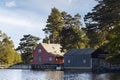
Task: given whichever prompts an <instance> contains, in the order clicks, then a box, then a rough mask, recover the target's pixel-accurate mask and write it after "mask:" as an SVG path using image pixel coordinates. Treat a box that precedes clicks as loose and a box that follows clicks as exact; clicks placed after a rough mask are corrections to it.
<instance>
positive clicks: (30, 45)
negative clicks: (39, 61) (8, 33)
mask: <svg viewBox="0 0 120 80" xmlns="http://www.w3.org/2000/svg"><path fill="white" fill-rule="evenodd" d="M37 41H39V38H38V37H36V36H33V35H30V34H28V35H23V38H21V39H20V43H19V46H18V48H17V49H16V50H19V51H20V53H21V56H22V61H23V63H25V64H28V63H30V61H31V60H32V57H33V55H32V53H33V51H34V49H35V48H36V46H37Z"/></svg>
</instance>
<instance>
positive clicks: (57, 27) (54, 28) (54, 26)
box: [43, 8, 64, 43]
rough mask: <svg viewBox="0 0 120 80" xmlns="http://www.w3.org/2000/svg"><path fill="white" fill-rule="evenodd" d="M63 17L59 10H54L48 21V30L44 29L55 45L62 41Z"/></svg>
mask: <svg viewBox="0 0 120 80" xmlns="http://www.w3.org/2000/svg"><path fill="white" fill-rule="evenodd" d="M63 23H64V22H63V20H62V15H61V13H60V12H59V10H58V9H57V8H53V9H52V11H51V14H50V15H49V17H48V19H47V25H46V28H44V29H43V31H45V33H47V34H49V39H50V41H51V42H53V43H59V42H60V41H59V40H60V38H61V36H60V34H59V33H60V32H61V30H62V27H63Z"/></svg>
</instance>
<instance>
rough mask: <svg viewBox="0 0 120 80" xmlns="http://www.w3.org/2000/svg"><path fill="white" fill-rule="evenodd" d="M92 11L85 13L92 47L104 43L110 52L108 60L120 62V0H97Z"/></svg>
mask: <svg viewBox="0 0 120 80" xmlns="http://www.w3.org/2000/svg"><path fill="white" fill-rule="evenodd" d="M96 1H97V2H98V5H96V6H95V7H94V8H93V10H92V12H89V13H88V14H87V15H85V18H84V19H85V23H86V31H87V36H88V38H89V39H90V41H89V44H90V46H91V47H94V48H95V47H96V46H97V47H99V46H101V45H104V46H105V47H106V48H105V51H107V52H109V53H110V57H108V61H110V62H111V63H114V62H115V61H116V63H118V62H119V57H118V56H119V54H120V29H119V28H120V0H96Z"/></svg>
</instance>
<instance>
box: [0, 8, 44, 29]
mask: <svg viewBox="0 0 120 80" xmlns="http://www.w3.org/2000/svg"><path fill="white" fill-rule="evenodd" d="M23 12H24V11H23ZM23 12H22V11H21V12H15V11H14V12H13V11H9V10H3V9H1V10H0V13H1V15H0V24H4V25H10V26H17V28H18V27H20V28H25V27H26V28H28V29H33V28H38V27H39V28H40V29H42V28H44V27H45V24H46V23H45V22H44V20H43V19H42V16H39V15H37V14H35V13H32V12H31V13H30V12H24V13H23ZM8 13H9V14H8Z"/></svg>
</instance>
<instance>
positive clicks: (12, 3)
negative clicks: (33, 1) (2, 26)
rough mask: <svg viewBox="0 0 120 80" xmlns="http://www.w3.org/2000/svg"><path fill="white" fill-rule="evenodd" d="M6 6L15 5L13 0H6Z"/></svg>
mask: <svg viewBox="0 0 120 80" xmlns="http://www.w3.org/2000/svg"><path fill="white" fill-rule="evenodd" d="M5 6H6V7H16V3H15V1H7V2H5Z"/></svg>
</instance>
